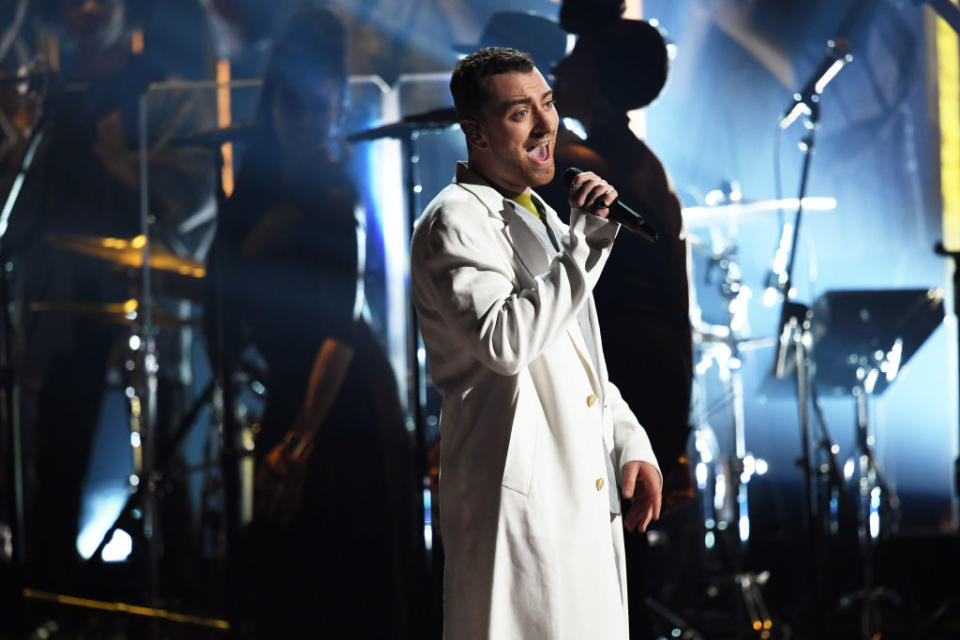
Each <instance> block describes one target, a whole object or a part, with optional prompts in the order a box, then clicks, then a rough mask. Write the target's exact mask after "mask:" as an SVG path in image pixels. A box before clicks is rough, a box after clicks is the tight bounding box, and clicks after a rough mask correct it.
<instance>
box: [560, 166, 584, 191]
mask: <svg viewBox="0 0 960 640" xmlns="http://www.w3.org/2000/svg"><path fill="white" fill-rule="evenodd" d="M581 173H583V171H580V169H577V168H576V167H570V168H569V169H567V170H566V171H564V172H563V177H562V178H560V180H561V181H562V182H563V186H564V188H566V189H569V188H570V187H571V186H572V185H573V179H574V178H576V177H577V176H578V175H580V174H581Z"/></svg>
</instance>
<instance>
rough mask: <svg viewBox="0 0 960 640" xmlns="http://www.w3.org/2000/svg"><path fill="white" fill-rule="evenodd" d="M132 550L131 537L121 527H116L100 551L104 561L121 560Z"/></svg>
mask: <svg viewBox="0 0 960 640" xmlns="http://www.w3.org/2000/svg"><path fill="white" fill-rule="evenodd" d="M132 551H133V538H131V537H130V534H129V533H127V532H126V531H124V530H123V529H117V530H115V531H114V532H113V537H111V538H110V542H108V543H107V544H106V545H105V546H104V547H103V551H102V552H101V553H100V557H101V558H102V559H103V561H104V562H123V561H125V560H126V559H127V558H129V557H130V553H131V552H132Z"/></svg>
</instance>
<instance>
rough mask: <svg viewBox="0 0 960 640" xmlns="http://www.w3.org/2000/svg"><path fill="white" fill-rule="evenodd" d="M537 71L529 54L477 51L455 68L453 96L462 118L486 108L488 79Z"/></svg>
mask: <svg viewBox="0 0 960 640" xmlns="http://www.w3.org/2000/svg"><path fill="white" fill-rule="evenodd" d="M533 69H534V64H533V58H531V57H530V54H529V53H525V52H523V51H518V50H517V49H510V48H508V47H486V48H483V49H480V50H478V51H474V52H473V53H471V54H470V55H468V56H467V57H465V58H464V59H462V60H460V62H458V63H457V65H456V66H455V67H454V68H453V76H452V77H451V78H450V93H451V94H452V95H453V106H454V108H455V109H456V110H457V117H458V118H470V117H474V116H476V114H477V111H478V110H479V109H481V108H482V107H484V106H485V105H486V102H487V99H488V95H487V78H489V77H490V76H495V75H499V74H501V73H511V72H518V73H530V72H531V71H533Z"/></svg>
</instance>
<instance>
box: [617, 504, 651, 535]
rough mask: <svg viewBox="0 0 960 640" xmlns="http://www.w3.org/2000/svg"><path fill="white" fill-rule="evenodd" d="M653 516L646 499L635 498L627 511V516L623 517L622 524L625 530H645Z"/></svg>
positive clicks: (641, 531)
mask: <svg viewBox="0 0 960 640" xmlns="http://www.w3.org/2000/svg"><path fill="white" fill-rule="evenodd" d="M652 518H653V508H652V507H651V505H650V504H649V502H648V501H646V500H642V499H640V500H635V501H634V502H633V504H632V505H631V506H630V510H629V511H627V516H626V517H625V518H624V519H623V526H625V527H626V528H627V531H633V530H634V529H636V530H637V531H639V532H640V533H643V532H644V531H646V530H647V526H648V525H649V524H650V520H651V519H652Z"/></svg>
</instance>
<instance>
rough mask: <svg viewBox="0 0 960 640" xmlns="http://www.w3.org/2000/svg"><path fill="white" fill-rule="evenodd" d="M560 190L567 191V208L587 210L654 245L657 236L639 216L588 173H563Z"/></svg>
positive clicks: (570, 170) (578, 170) (654, 230)
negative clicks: (568, 193)
mask: <svg viewBox="0 0 960 640" xmlns="http://www.w3.org/2000/svg"><path fill="white" fill-rule="evenodd" d="M561 181H562V182H563V186H564V187H566V188H567V189H569V190H570V198H569V202H570V206H571V207H577V208H579V209H587V210H588V211H591V212H593V213H595V214H597V215H598V216H600V217H601V218H608V219H610V220H613V221H614V222H617V223H619V224H620V225H621V226H624V227H626V228H627V229H629V230H630V231H632V232H634V233H636V234H637V235H639V236H640V237H641V238H643V239H644V240H647V241H649V242H656V240H657V237H658V235H659V234H658V233H657V230H656V229H654V228H653V227H652V226H650V224H648V223H647V221H646V220H644V218H643V216H642V215H640V214H639V213H637V212H636V211H634V210H633V209H631V208H630V207H628V206H627V205H625V204H624V203H622V202H620V200H619V199H618V198H617V196H618V194H617V190H616V189H614V188H613V187H611V186H610V185H609V184H607V182H606V180H602V179H601V178H600V176H598V175H597V174H595V173H593V172H592V171H581V170H580V169H577V168H575V167H570V168H569V169H567V170H566V171H564V172H563V177H562V178H561Z"/></svg>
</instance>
